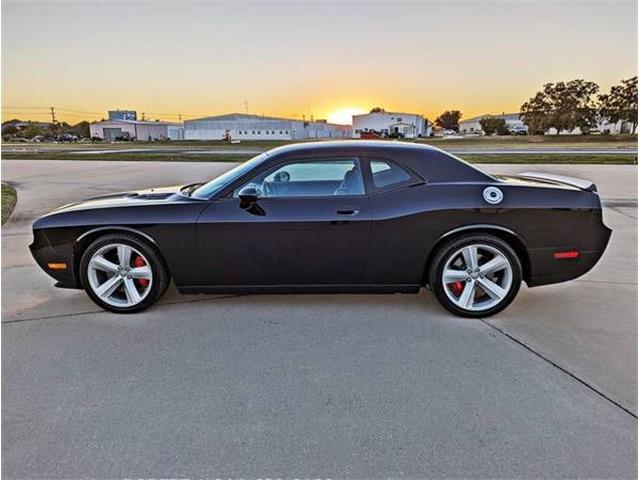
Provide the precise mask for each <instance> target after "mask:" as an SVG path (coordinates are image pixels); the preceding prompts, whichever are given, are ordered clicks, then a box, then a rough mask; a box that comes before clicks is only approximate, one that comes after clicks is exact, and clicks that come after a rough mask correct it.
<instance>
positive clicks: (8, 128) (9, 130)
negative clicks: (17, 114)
mask: <svg viewBox="0 0 640 480" xmlns="http://www.w3.org/2000/svg"><path fill="white" fill-rule="evenodd" d="M18 132H19V130H18V127H16V126H15V125H14V124H12V123H10V124H9V125H3V127H2V135H15V134H16V133H18Z"/></svg>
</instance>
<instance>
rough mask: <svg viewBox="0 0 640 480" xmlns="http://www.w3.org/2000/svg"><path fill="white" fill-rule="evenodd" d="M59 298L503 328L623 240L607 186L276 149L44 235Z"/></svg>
mask: <svg viewBox="0 0 640 480" xmlns="http://www.w3.org/2000/svg"><path fill="white" fill-rule="evenodd" d="M33 234H34V241H33V244H32V245H31V247H30V248H31V251H32V253H33V256H34V258H35V259H36V261H37V262H38V264H39V265H40V266H41V267H42V268H43V269H44V270H45V271H46V272H47V273H48V274H49V275H51V276H52V277H53V278H54V279H56V280H57V286H59V287H64V288H79V289H80V288H83V289H85V290H86V292H87V294H88V295H89V296H90V297H91V299H92V300H93V301H94V302H95V303H97V304H98V305H99V306H101V307H103V308H105V309H107V310H111V311H114V312H135V311H139V310H142V309H144V308H147V307H148V306H150V305H151V304H152V303H153V302H155V301H156V300H157V299H158V298H159V297H160V296H161V295H162V294H163V293H164V292H165V290H166V288H167V286H168V285H169V281H170V278H173V281H174V282H175V284H176V287H177V288H178V290H179V291H180V292H182V293H202V292H208V293H223V292H225V293H226V292H235V293H238V292H245V293H249V292H250V293H258V292H269V293H272V292H385V293H392V292H403V293H409V292H411V293H415V292H418V290H419V289H420V287H422V286H429V287H430V288H431V290H432V291H433V293H434V294H435V295H436V297H437V298H438V300H439V301H440V303H441V304H442V305H443V306H444V307H445V308H447V309H448V310H450V311H451V312H453V313H455V314H458V315H462V316H469V317H480V316H488V315H492V314H494V313H496V312H499V311H500V310H502V309H504V308H505V307H506V306H507V305H509V303H511V301H512V300H513V298H514V297H515V295H516V294H517V292H518V289H519V288H520V284H521V282H522V281H523V280H524V281H525V282H526V283H527V284H528V285H529V286H530V287H532V286H536V285H545V284H549V283H555V282H563V281H565V280H570V279H572V278H576V277H578V276H580V275H582V274H584V273H585V272H587V271H588V270H590V269H591V268H592V267H593V266H594V265H595V264H596V262H597V261H598V259H599V258H600V257H601V256H602V253H603V252H604V250H605V248H606V246H607V243H608V241H609V236H610V235H611V230H610V229H609V228H607V227H606V226H605V225H604V224H603V222H602V206H601V203H600V199H599V197H598V194H597V191H596V187H595V185H594V184H593V183H591V182H589V181H585V180H580V179H576V178H571V177H563V176H557V175H547V174H541V173H524V174H521V175H518V176H514V177H507V176H491V175H489V174H487V173H484V172H482V171H481V170H478V169H476V168H475V167H473V166H471V165H469V164H467V163H465V162H464V161H462V160H459V159H457V158H456V157H453V156H451V155H449V154H447V153H445V152H443V151H441V150H438V149H436V148H432V147H427V146H423V145H416V144H408V143H397V142H379V141H341V142H323V143H303V144H296V145H290V146H285V147H279V148H275V149H273V150H270V151H268V152H266V153H263V154H260V155H258V156H257V157H255V158H253V159H252V160H249V161H248V162H246V163H243V164H241V165H238V166H237V167H235V168H234V169H232V170H230V171H228V172H227V173H225V174H223V175H222V176H220V177H217V178H215V179H213V180H211V181H209V182H208V183H203V184H194V185H186V186H179V187H171V188H157V189H151V190H145V191H140V192H126V193H117V194H113V195H104V196H100V197H94V198H91V199H88V200H86V201H84V202H80V203H74V204H70V205H66V206H64V207H61V208H58V209H57V210H54V211H53V212H51V213H49V214H47V215H45V216H43V217H41V218H40V219H38V220H37V221H36V222H35V223H34V225H33Z"/></svg>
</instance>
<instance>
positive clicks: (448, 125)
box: [436, 110, 462, 132]
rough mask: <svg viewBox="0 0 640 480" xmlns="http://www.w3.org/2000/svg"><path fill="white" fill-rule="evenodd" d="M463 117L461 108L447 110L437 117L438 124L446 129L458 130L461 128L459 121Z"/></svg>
mask: <svg viewBox="0 0 640 480" xmlns="http://www.w3.org/2000/svg"><path fill="white" fill-rule="evenodd" d="M461 117H462V113H461V112H460V110H447V111H446V112H443V113H442V114H441V115H440V116H439V117H438V118H436V125H438V126H439V127H440V128H444V129H445V130H455V131H456V132H457V131H458V129H459V128H460V126H459V122H460V118H461Z"/></svg>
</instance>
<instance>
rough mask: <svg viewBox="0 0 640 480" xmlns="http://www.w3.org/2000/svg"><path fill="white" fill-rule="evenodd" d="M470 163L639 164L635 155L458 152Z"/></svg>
mask: <svg viewBox="0 0 640 480" xmlns="http://www.w3.org/2000/svg"><path fill="white" fill-rule="evenodd" d="M456 156H457V157H458V158H462V159H463V160H466V161H467V162H470V163H522V164H524V163H527V164H534V163H538V164H545V163H563V164H576V165H579V164H606V165H637V163H638V157H637V156H635V155H579V154H571V155H563V154H553V153H552V154H546V155H545V154H531V155H528V154H522V155H472V154H471V155H467V154H457V155H456Z"/></svg>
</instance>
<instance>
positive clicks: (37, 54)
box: [2, 0, 637, 123]
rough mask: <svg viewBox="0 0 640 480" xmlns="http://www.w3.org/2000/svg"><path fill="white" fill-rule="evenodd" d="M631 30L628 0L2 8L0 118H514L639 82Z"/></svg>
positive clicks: (9, 4)
mask: <svg viewBox="0 0 640 480" xmlns="http://www.w3.org/2000/svg"><path fill="white" fill-rule="evenodd" d="M636 37H637V10H636V3H635V1H632V0H629V1H620V2H615V1H600V2H595V1H582V2H571V3H570V2H556V1H545V2H541V1H517V0H513V1H490V2H488V1H476V2H458V1H449V2H427V1H425V2H411V3H401V2H386V3H366V2H356V3H345V2H332V3H318V2H314V3H302V2H284V3H275V2H253V3H241V2H234V3H221V2H189V3H187V2H183V3H178V2H164V1H139V2H129V3H125V2H106V1H103V2H75V3H63V2H45V3H37V2H15V1H5V0H3V1H2V119H3V120H8V119H10V118H21V119H27V118H31V119H33V120H36V119H37V120H45V119H48V118H50V116H48V115H47V108H48V107H49V106H54V107H56V109H57V111H58V115H57V116H58V119H59V120H63V121H67V122H69V123H76V122H77V121H80V120H83V119H86V120H95V119H99V118H101V117H105V116H106V111H107V110H109V109H115V108H128V109H133V110H137V111H138V112H139V114H140V113H141V112H146V114H147V118H161V119H165V120H177V118H178V117H177V116H178V114H181V115H182V118H183V119H185V118H193V117H199V116H207V115H217V114H223V113H230V112H244V111H245V101H246V102H247V104H248V110H249V113H254V114H265V115H275V116H286V117H295V118H300V117H301V116H302V115H303V114H305V115H307V117H308V116H309V115H310V114H312V115H314V117H315V118H327V117H329V118H330V119H332V120H339V119H344V118H349V117H348V115H347V116H346V117H345V115H344V114H345V113H350V112H351V111H368V110H369V109H371V108H372V107H374V106H381V107H384V108H386V109H387V110H393V111H405V112H416V113H421V114H423V115H426V116H427V117H429V118H431V119H433V118H435V117H436V116H437V115H438V114H439V113H441V112H442V111H443V110H445V109H458V110H461V111H462V112H463V116H464V117H471V116H474V115H480V114H484V113H500V112H512V111H517V110H518V109H519V106H520V105H521V104H522V103H523V102H524V101H526V100H527V99H528V98H529V97H530V96H531V95H532V94H533V93H535V91H536V89H538V88H539V87H540V86H541V85H542V84H543V83H545V82H550V81H557V80H570V79H573V78H578V77H581V78H586V79H589V80H593V81H595V82H596V83H598V84H599V85H600V87H601V88H602V89H606V90H608V88H609V87H610V86H611V85H612V84H614V83H617V82H619V81H620V80H621V79H623V78H628V77H631V76H633V75H635V74H636V72H637V43H636V42H637V40H636ZM340 113H342V115H341V114H340Z"/></svg>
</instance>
